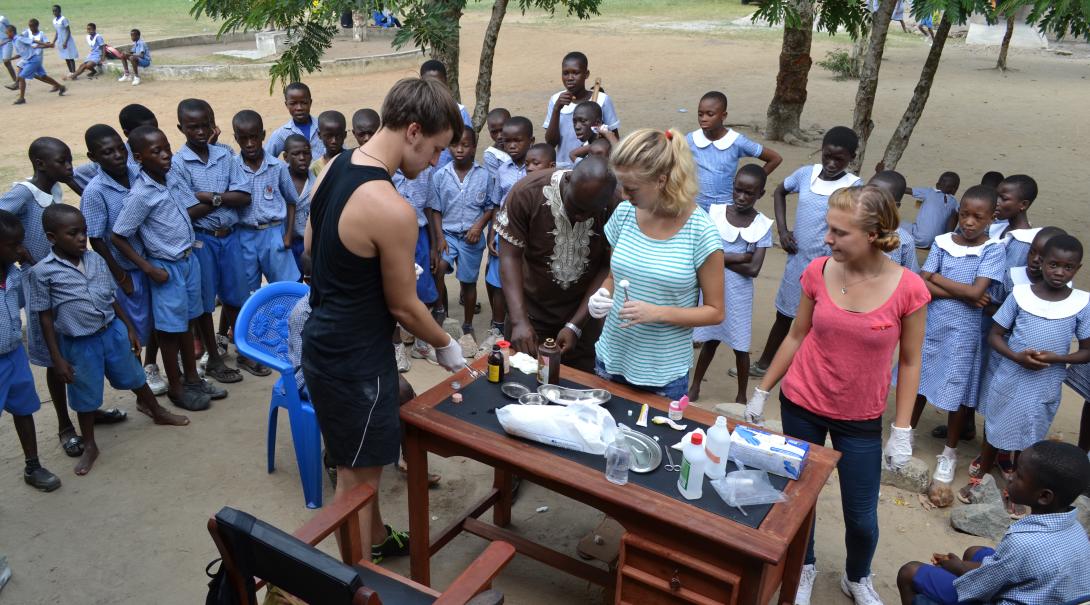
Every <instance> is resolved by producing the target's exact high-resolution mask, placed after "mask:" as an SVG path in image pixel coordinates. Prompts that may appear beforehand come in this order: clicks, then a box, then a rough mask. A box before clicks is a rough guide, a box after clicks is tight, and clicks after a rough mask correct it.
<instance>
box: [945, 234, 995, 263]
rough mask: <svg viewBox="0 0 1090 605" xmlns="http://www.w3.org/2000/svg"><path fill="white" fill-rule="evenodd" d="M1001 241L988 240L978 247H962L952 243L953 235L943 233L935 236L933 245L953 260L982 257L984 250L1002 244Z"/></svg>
mask: <svg viewBox="0 0 1090 605" xmlns="http://www.w3.org/2000/svg"><path fill="white" fill-rule="evenodd" d="M1002 243H1003V242H1002V241H1001V240H997V239H989V240H985V241H984V243H983V244H980V245H979V246H962V245H961V244H958V243H956V242H954V234H953V233H943V234H942V235H937V236H935V244H936V245H937V246H938V247H939V248H942V249H943V250H944V251H946V253H947V254H949V255H950V256H953V257H955V258H961V257H963V256H982V255H983V254H984V249H985V248H987V247H988V246H991V245H993V244H1000V245H1001V244H1002Z"/></svg>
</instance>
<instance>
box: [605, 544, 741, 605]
mask: <svg viewBox="0 0 1090 605" xmlns="http://www.w3.org/2000/svg"><path fill="white" fill-rule="evenodd" d="M617 581H618V590H617V599H618V602H619V603H632V604H634V605H635V604H639V605H649V604H657V603H664V604H666V603H668V604H671V605H673V604H677V605H683V604H685V605H688V604H695V605H734V604H735V603H737V601H738V584H739V581H740V577H739V576H738V574H736V573H733V572H732V571H730V570H727V569H722V568H719V567H716V566H713V565H710V564H708V563H705V562H703V561H701V560H699V559H697V558H696V557H693V556H691V555H689V554H686V553H683V552H678V551H675V550H673V549H670V548H669V547H666V546H663V545H660V544H656V543H654V542H650V541H648V540H645V539H643V538H640V537H639V536H635V535H633V534H626V535H625V537H624V540H623V541H622V543H621V558H620V563H619V566H618V569H617Z"/></svg>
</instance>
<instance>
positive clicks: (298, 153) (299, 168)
mask: <svg viewBox="0 0 1090 605" xmlns="http://www.w3.org/2000/svg"><path fill="white" fill-rule="evenodd" d="M284 163H285V164H287V165H288V175H290V176H291V182H292V184H293V185H295V194H296V200H295V223H294V225H293V227H292V239H291V255H292V256H293V257H294V258H295V267H296V268H297V269H299V272H300V273H304V271H303V236H304V235H305V234H306V232H307V221H308V220H309V219H310V193H311V187H313V186H314V181H315V180H317V179H316V178H315V176H314V174H313V173H311V172H310V163H311V162H310V143H308V142H307V140H306V139H304V138H303V137H301V136H299V135H297V134H293V135H291V136H290V137H288V138H287V139H285V140H284Z"/></svg>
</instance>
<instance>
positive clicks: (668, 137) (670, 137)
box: [662, 130, 674, 141]
mask: <svg viewBox="0 0 1090 605" xmlns="http://www.w3.org/2000/svg"><path fill="white" fill-rule="evenodd" d="M662 134H664V135H666V140H667V141H673V140H674V134H673V133H672V132H670V131H669V130H664V131H663V133H662Z"/></svg>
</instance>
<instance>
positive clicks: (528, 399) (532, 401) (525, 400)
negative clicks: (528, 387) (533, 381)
mask: <svg viewBox="0 0 1090 605" xmlns="http://www.w3.org/2000/svg"><path fill="white" fill-rule="evenodd" d="M519 386H522V385H519ZM519 403H521V404H522V405H545V404H546V403H549V402H548V401H545V398H544V397H542V396H541V395H538V394H537V393H526V394H525V395H523V396H522V397H519Z"/></svg>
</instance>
